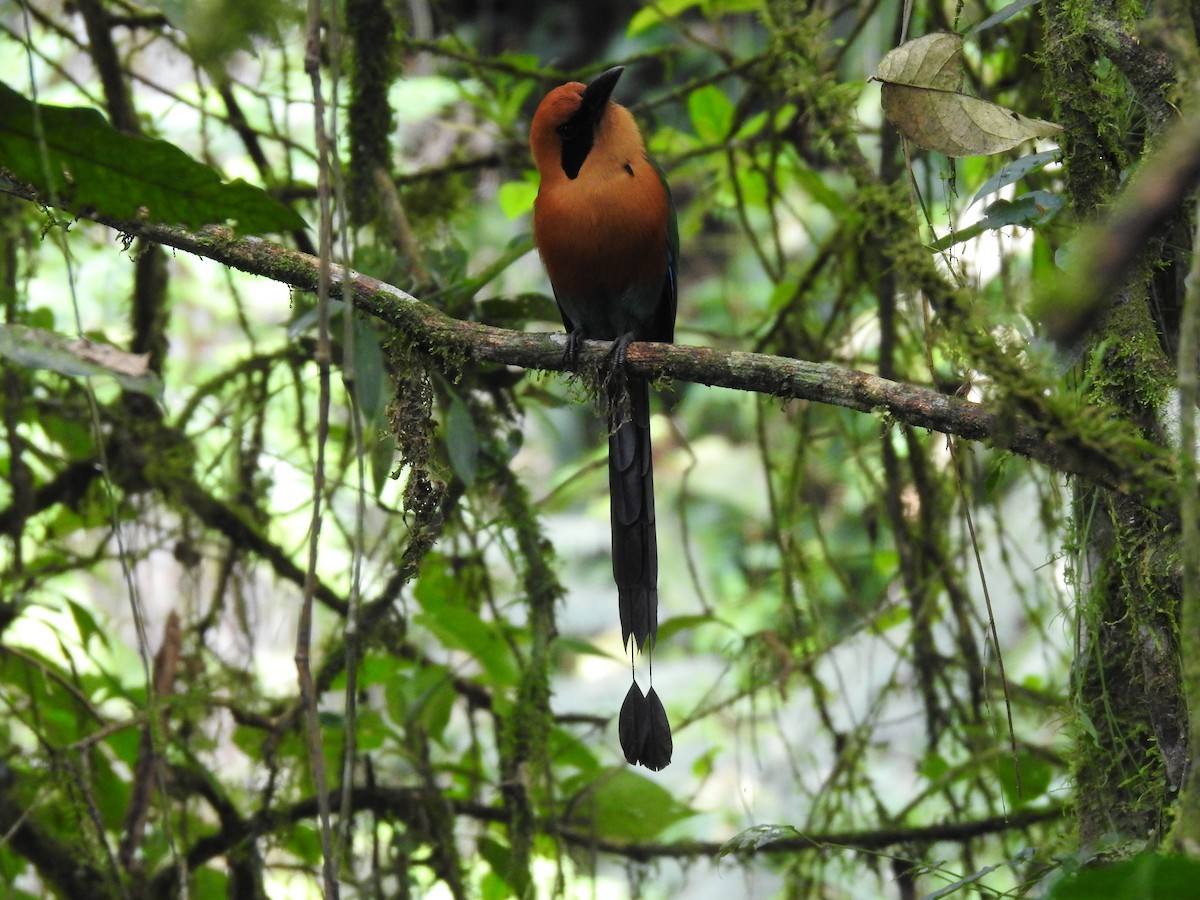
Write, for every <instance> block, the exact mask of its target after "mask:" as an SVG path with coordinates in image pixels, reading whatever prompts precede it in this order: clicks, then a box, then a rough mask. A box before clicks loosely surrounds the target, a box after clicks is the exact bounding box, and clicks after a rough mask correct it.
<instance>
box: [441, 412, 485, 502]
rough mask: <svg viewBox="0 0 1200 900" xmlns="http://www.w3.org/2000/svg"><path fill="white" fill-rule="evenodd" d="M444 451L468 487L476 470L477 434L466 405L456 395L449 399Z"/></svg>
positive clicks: (455, 472) (456, 473)
mask: <svg viewBox="0 0 1200 900" xmlns="http://www.w3.org/2000/svg"><path fill="white" fill-rule="evenodd" d="M446 452H447V453H448V454H449V456H450V467H451V468H452V469H454V474H455V475H457V476H458V477H459V478H461V479H462V481H463V484H465V485H466V486H467V487H468V488H469V487H470V486H471V485H473V484H474V483H475V475H476V473H477V471H478V460H479V436H478V435H477V434H476V433H475V422H474V421H473V420H472V419H471V413H470V411H469V410H468V409H467V405H466V404H465V403H463V402H462V400H460V399H459V398H458V397H455V398H454V399H453V400H451V401H450V412H449V413H447V414H446Z"/></svg>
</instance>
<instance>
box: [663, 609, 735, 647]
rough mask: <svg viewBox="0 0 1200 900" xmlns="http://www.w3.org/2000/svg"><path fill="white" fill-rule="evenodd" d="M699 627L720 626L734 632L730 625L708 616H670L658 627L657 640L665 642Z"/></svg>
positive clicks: (722, 620)
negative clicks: (682, 632) (680, 633)
mask: <svg viewBox="0 0 1200 900" xmlns="http://www.w3.org/2000/svg"><path fill="white" fill-rule="evenodd" d="M701 625H720V626H721V627H722V628H728V629H729V630H731V631H733V630H735V629H734V628H733V626H732V625H730V624H729V623H728V622H726V621H725V620H724V619H720V618H717V617H716V616H710V615H694V616H672V617H671V618H669V619H667V620H666V621H665V622H662V623H661V624H660V625H659V626H658V640H660V641H662V640H667V639H669V638H671V637H673V636H674V635H676V634H679V632H681V631H687V630H688V629H690V628H699V627H700V626H701Z"/></svg>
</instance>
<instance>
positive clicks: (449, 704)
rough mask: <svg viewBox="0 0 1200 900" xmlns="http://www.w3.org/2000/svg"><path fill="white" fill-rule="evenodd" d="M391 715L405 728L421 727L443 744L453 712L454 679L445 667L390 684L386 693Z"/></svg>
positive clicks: (432, 669) (435, 667)
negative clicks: (417, 725)
mask: <svg viewBox="0 0 1200 900" xmlns="http://www.w3.org/2000/svg"><path fill="white" fill-rule="evenodd" d="M384 696H385V697H386V699H387V704H388V712H389V713H390V714H391V716H392V718H393V719H395V720H396V721H397V722H402V723H404V725H405V727H406V728H407V727H408V726H410V725H412V724H414V723H420V724H421V725H423V726H424V727H425V731H426V732H427V733H428V734H429V736H430V737H432V738H434V739H435V740H440V739H441V736H442V734H443V733H444V732H445V730H446V725H447V724H448V723H449V721H450V713H451V711H452V709H453V708H454V701H455V694H454V677H453V675H452V674H451V672H450V670H449V669H447V668H445V667H444V666H425V667H424V668H421V669H419V670H416V671H414V672H413V673H412V675H411V676H403V675H402V676H401V677H398V678H395V679H393V680H392V681H390V682H389V683H388V684H387V686H386V688H385V690H384Z"/></svg>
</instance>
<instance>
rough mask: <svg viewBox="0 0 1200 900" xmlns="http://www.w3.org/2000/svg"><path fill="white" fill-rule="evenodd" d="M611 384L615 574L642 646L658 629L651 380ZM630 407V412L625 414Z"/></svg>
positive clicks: (626, 628)
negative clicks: (624, 390) (624, 391)
mask: <svg viewBox="0 0 1200 900" xmlns="http://www.w3.org/2000/svg"><path fill="white" fill-rule="evenodd" d="M621 381H622V379H620V378H613V379H612V381H611V382H610V386H609V396H608V401H609V403H608V406H609V436H608V489H609V495H610V497H611V499H610V501H609V505H610V507H611V510H612V560H613V577H614V578H615V579H616V582H617V597H618V602H619V603H620V606H621V638H622V640H623V641H624V642H625V645H626V646H628V645H629V638H630V636H631V635H632V636H633V643H634V647H635V648H636V649H637V650H642V649H644V647H645V644H646V639H647V638H649V639H650V646H654V640H655V637H656V636H657V634H658V539H657V537H656V535H655V527H654V460H653V454H652V453H651V449H650V382H649V381H647V380H646V379H645V378H638V377H636V376H629V377H627V378H625V379H624V382H625V385H624V386H626V387H627V388H628V397H629V403H628V406H625V405H624V404H623V403H622V402H621V401H622V400H623V397H622V387H623V386H622V384H621ZM623 412H627V413H628V415H627V416H625V415H623Z"/></svg>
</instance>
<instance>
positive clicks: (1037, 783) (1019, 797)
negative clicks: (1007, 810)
mask: <svg viewBox="0 0 1200 900" xmlns="http://www.w3.org/2000/svg"><path fill="white" fill-rule="evenodd" d="M1016 762H1017V767H1016V769H1015V770H1014V769H1013V758H1012V756H1011V755H1007V756H1003V757H1001V759H1000V788H1001V790H1003V791H1004V796H1005V797H1006V798H1007V799H1008V802H1009V803H1010V804H1012V806H1014V807H1018V806H1026V805H1028V804H1029V803H1032V802H1034V801H1036V800H1040V799H1041V798H1042V797H1043V796H1045V794H1046V791H1047V789H1048V788H1049V787H1050V781H1051V779H1052V778H1053V777H1054V772H1053V770H1052V769H1051V767H1050V763H1049V762H1047V761H1046V760H1045V758H1043V757H1041V756H1036V755H1034V754H1033V753H1030V752H1028V751H1022V752H1020V753H1018V754H1017V759H1016ZM1018 774H1020V776H1021V780H1020V785H1019V786H1018V784H1017V775H1018Z"/></svg>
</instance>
